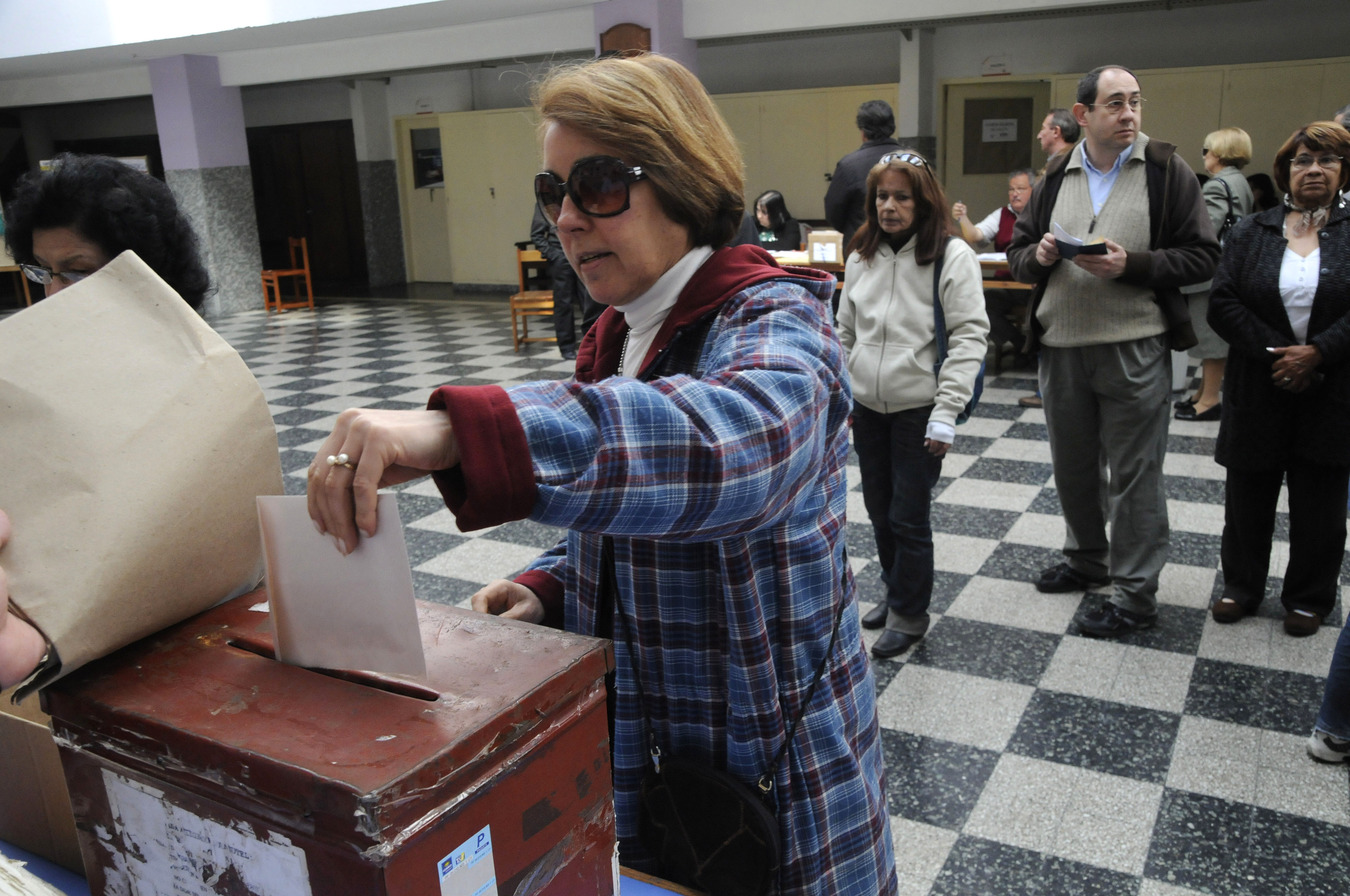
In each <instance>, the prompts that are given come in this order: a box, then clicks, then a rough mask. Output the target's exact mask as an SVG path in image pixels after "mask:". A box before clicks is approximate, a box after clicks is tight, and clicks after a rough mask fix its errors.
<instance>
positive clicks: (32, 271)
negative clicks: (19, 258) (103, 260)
mask: <svg viewBox="0 0 1350 896" xmlns="http://www.w3.org/2000/svg"><path fill="white" fill-rule="evenodd" d="M19 270H21V271H23V275H24V276H25V277H27V278H28V279H29V280H32V281H33V282H34V283H36V284H38V285H39V286H50V285H51V283H52V281H53V280H61V281H63V282H64V283H65V284H66V286H70V285H71V284H72V283H79V282H80V281H81V280H83V279H84V278H85V277H88V276H89V274H88V273H86V274H78V273H76V272H75V271H59V272H58V271H51V270H48V269H47V268H43V267H38V266H37V265H35V264H21V265H19ZM89 273H93V272H92V271H91V272H89Z"/></svg>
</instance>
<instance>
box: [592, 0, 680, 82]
mask: <svg viewBox="0 0 1350 896" xmlns="http://www.w3.org/2000/svg"><path fill="white" fill-rule="evenodd" d="M592 8H593V9H594V10H595V13H594V14H595V50H596V52H597V53H599V52H600V35H601V34H604V33H605V32H606V31H608V30H609V29H610V28H612V27H614V26H615V25H622V24H625V23H632V24H634V25H641V26H642V27H644V28H650V29H651V31H652V52H654V53H660V54H662V55H664V56H669V57H671V58H672V59H676V60H679V62H680V64H681V65H683V66H684V67H685V68H687V69H689V70H690V71H691V72H693V73H694V74H695V75H697V74H698V42H697V41H693V40H690V39H689V38H687V37H685V36H684V3H683V2H682V0H609V2H607V3H597V4H595V6H594V7H592Z"/></svg>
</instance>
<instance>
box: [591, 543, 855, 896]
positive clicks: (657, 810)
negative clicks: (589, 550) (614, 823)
mask: <svg viewBox="0 0 1350 896" xmlns="http://www.w3.org/2000/svg"><path fill="white" fill-rule="evenodd" d="M601 565H602V573H601V575H602V576H603V578H604V587H606V588H607V589H608V590H609V593H610V595H611V596H612V597H613V599H614V605H615V607H616V608H617V609H618V611H619V620H620V621H621V622H622V623H623V630H624V640H625V642H626V643H627V644H628V662H629V666H630V668H631V669H632V671H633V682H634V684H635V685H636V687H637V691H638V702H639V703H640V704H641V706H642V714H643V716H644V718H645V719H646V723H647V737H648V739H649V743H650V757H651V767H650V768H649V769H648V770H647V774H646V775H645V776H644V777H643V779H642V787H641V790H640V791H639V794H638V839H639V840H640V841H641V842H642V845H643V846H644V847H646V849H647V850H648V852H650V853H651V854H652V855H653V856H654V857H655V859H656V862H657V868H658V873H659V874H660V875H661V876H662V877H664V878H665V879H666V880H668V881H670V882H671V883H675V884H679V885H680V886H683V887H692V888H696V889H699V890H702V891H704V892H705V893H708V894H709V896H765V894H767V893H769V892H771V891H772V890H773V889H774V885H775V882H776V880H777V877H778V866H779V864H780V863H781V860H782V842H781V840H780V838H779V834H778V818H777V817H776V815H775V813H774V806H773V779H774V774H775V772H776V771H777V769H778V766H779V764H780V763H781V762H782V761H783V757H784V756H785V755H786V754H787V748H788V745H789V744H790V743H792V737H793V735H794V734H795V733H796V731H797V724H798V723H799V722H801V720H802V717H803V716H804V715H806V707H807V706H808V705H810V703H811V698H812V697H813V696H814V695H815V691H816V685H818V684H819V683H820V679H821V677H822V676H823V675H824V674H825V666H826V665H827V664H828V663H829V660H830V656H831V655H833V653H834V644H835V640H836V639H837V638H838V635H839V622H840V620H841V619H842V618H843V610H844V605H845V600H844V595H843V594H841V595H840V599H839V609H838V611H837V612H836V613H835V618H834V630H833V631H832V632H831V633H830V646H829V648H828V649H827V650H826V651H825V656H824V657H823V658H822V659H821V661H820V665H819V667H817V669H816V674H815V677H814V678H813V679H812V681H811V686H810V688H808V689H807V692H806V697H805V699H804V700H802V705H801V711H800V712H798V713H797V716H796V718H794V719H793V720H792V724H791V725H789V726H788V730H787V735H786V736H785V737H784V738H783V744H782V746H781V747H779V749H778V754H777V755H776V756H774V758H773V760H772V761H771V762H770V763H769V768H768V769H767V770H766V771H765V772H764V773H763V774H762V775H760V777H759V780H758V781H756V782H755V785H754V786H753V787H751V786H750V785H748V784H746V783H744V782H743V781H740V780H739V779H737V778H736V777H734V776H733V775H731V774H730V773H728V772H725V771H721V770H720V769H715V768H712V767H710V766H707V765H704V764H702V763H699V762H693V761H690V760H685V759H681V758H679V757H668V756H666V755H665V754H663V753H662V752H661V747H660V746H659V745H658V744H657V742H656V734H655V733H654V730H653V728H652V721H651V715H650V714H649V713H648V712H647V703H646V695H645V692H644V691H643V689H642V679H641V677H640V676H639V675H638V670H637V660H636V659H634V656H633V654H634V650H633V631H632V625H631V623H630V622H629V621H628V614H627V612H626V611H625V610H624V608H623V601H622V600H620V598H619V589H618V584H617V580H616V577H615V572H614V545H613V540H612V539H610V538H606V539H605V541H604V552H603V556H602V558H601Z"/></svg>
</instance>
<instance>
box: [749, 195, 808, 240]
mask: <svg viewBox="0 0 1350 896" xmlns="http://www.w3.org/2000/svg"><path fill="white" fill-rule="evenodd" d="M755 221H756V223H757V224H758V225H759V227H758V228H756V233H757V234H758V236H759V245H760V246H761V247H763V248H765V249H768V250H769V251H771V252H776V251H780V250H787V251H791V250H795V249H800V248H801V246H802V226H801V225H800V224H798V223H797V219H796V218H794V217H792V214H791V213H790V212H789V211H788V210H787V202H786V201H785V200H784V199H783V194H782V193H780V192H778V191H777V190H766V191H765V192H763V193H760V194H759V197H758V198H756V199H755Z"/></svg>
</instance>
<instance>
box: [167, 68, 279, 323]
mask: <svg viewBox="0 0 1350 896" xmlns="http://www.w3.org/2000/svg"><path fill="white" fill-rule="evenodd" d="M147 67H148V69H149V72H150V90H151V94H152V96H153V99H154V105H155V122H156V125H157V127H158V129H159V145H160V151H161V152H162V153H163V156H164V179H165V181H166V182H167V183H168V185H169V188H170V189H171V190H173V192H174V196H175V197H176V198H177V199H178V202H179V205H180V206H182V208H183V211H184V212H185V213H186V214H187V216H188V217H189V218H190V219H191V221H192V223H193V226H194V227H195V228H196V230H197V236H198V238H199V239H200V240H201V250H202V258H203V261H205V262H206V268H207V270H208V271H209V272H210V274H211V283H212V286H213V287H214V292H213V293H212V294H211V295H209V296H208V298H207V301H206V303H205V305H204V306H203V310H204V312H205V314H206V316H207V317H215V316H218V315H221V314H229V313H232V312H235V311H243V310H246V309H250V308H261V307H262V287H261V285H260V281H259V278H258V274H259V272H260V271H261V270H262V257H261V254H260V252H259V249H258V221H257V215H256V212H255V211H254V205H253V175H252V172H251V171H250V169H249V162H248V141H247V139H246V137H245V132H244V103H243V98H242V96H241V95H240V91H239V88H238V87H226V86H224V85H222V84H221V83H220V65H219V63H218V61H217V60H216V58H215V57H214V56H172V57H168V58H165V59H152V60H150V62H149V64H148V66H147Z"/></svg>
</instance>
